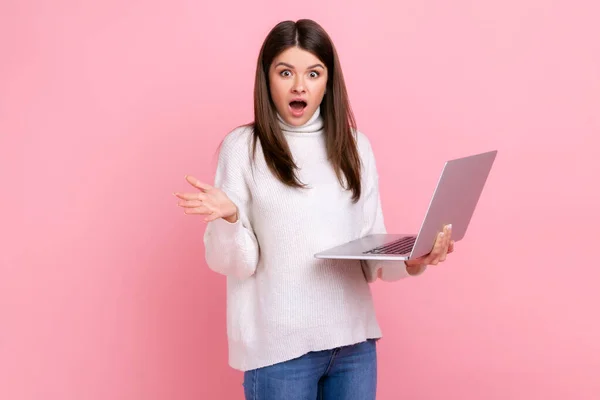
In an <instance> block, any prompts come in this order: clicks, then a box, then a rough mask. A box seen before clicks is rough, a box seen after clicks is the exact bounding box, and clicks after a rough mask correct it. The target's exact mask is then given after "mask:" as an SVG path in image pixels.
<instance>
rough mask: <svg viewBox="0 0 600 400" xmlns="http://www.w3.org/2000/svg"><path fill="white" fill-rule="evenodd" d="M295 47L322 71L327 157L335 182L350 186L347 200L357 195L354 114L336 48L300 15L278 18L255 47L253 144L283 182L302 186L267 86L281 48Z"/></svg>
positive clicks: (346, 187)
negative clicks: (312, 58) (319, 64)
mask: <svg viewBox="0 0 600 400" xmlns="http://www.w3.org/2000/svg"><path fill="white" fill-rule="evenodd" d="M294 46H297V47H299V48H301V49H303V50H306V51H308V52H310V53H312V54H314V55H315V57H317V58H319V59H320V60H321V62H323V63H324V64H325V66H326V67H327V70H328V80H327V86H326V87H327V89H326V91H325V95H324V97H323V101H322V103H321V114H322V116H323V128H324V131H325V137H326V139H325V141H326V146H327V156H328V158H329V162H330V163H331V165H332V166H333V168H334V170H335V172H336V174H337V177H338V180H339V181H340V184H341V185H342V186H343V187H344V188H345V189H347V190H351V191H352V200H353V201H354V202H356V201H358V199H359V198H360V195H361V180H360V168H361V165H360V157H359V154H358V149H357V145H356V139H355V136H354V132H353V129H356V122H355V119H354V115H353V113H352V110H351V108H350V102H349V100H348V93H347V91H346V85H345V83H344V77H343V74H342V69H341V67H340V62H339V59H338V55H337V52H336V49H335V47H334V45H333V43H332V41H331V38H330V37H329V35H328V34H327V32H325V30H324V29H323V28H322V27H321V26H320V25H319V24H317V23H316V22H314V21H312V20H309V19H301V20H298V21H297V22H294V21H283V22H280V23H278V24H277V25H276V26H275V27H274V28H273V29H272V30H271V31H270V32H269V34H268V35H267V37H266V38H265V41H264V43H263V45H262V47H261V49H260V54H259V56H258V62H257V66H256V78H255V82H254V123H253V124H252V127H253V130H254V144H253V152H256V142H257V140H260V144H261V146H262V149H263V153H264V156H265V161H266V163H267V165H268V167H269V169H270V170H271V171H272V172H273V174H274V175H275V176H276V177H277V178H278V179H279V180H280V181H281V182H283V183H284V184H286V185H289V186H292V187H305V184H303V183H301V182H300V181H299V179H298V177H297V175H296V168H297V166H296V165H295V163H294V160H293V159H292V155H291V153H290V149H289V147H288V145H287V142H286V140H285V137H284V136H283V134H282V132H281V129H280V127H279V123H278V120H277V114H276V110H275V105H274V103H273V100H272V98H271V92H270V86H269V68H270V67H271V63H272V62H273V60H274V59H275V57H277V56H278V55H279V54H280V53H281V52H283V51H285V50H286V49H288V48H290V47H294Z"/></svg>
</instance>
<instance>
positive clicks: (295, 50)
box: [175, 20, 453, 400]
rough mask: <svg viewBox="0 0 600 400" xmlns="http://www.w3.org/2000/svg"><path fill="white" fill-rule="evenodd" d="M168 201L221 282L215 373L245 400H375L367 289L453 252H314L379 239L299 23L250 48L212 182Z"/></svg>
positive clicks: (340, 118) (357, 144) (332, 77)
mask: <svg viewBox="0 0 600 400" xmlns="http://www.w3.org/2000/svg"><path fill="white" fill-rule="evenodd" d="M186 179H187V182H189V184H191V185H192V186H193V187H194V188H196V189H198V190H197V191H193V192H192V193H176V194H175V195H176V196H177V197H179V198H180V199H181V200H180V201H179V205H180V206H181V207H183V208H184V210H185V213H186V214H189V215H197V216H204V220H205V221H207V222H209V223H208V225H207V228H206V232H205V236H204V244H205V248H206V260H207V263H208V266H209V267H210V268H211V269H212V270H214V271H216V272H218V273H221V274H223V275H225V276H227V335H228V339H229V363H230V365H231V366H232V367H233V368H235V369H238V370H241V371H244V391H245V395H246V399H263V400H264V399H277V400H280V399H285V400H296V399H298V400H300V399H302V400H304V399H311V400H312V399H325V400H327V399H344V400H353V399H356V400H369V399H374V398H375V392H376V381H377V358H376V340H377V339H378V338H380V337H381V331H380V327H379V325H378V322H377V319H376V317H375V312H374V309H373V301H372V297H371V292H370V287H369V283H370V282H373V281H375V280H376V279H377V278H380V279H382V280H385V281H393V280H398V279H401V278H404V277H407V276H412V275H418V274H420V273H421V272H422V271H423V270H424V269H425V268H426V267H427V265H436V264H438V263H439V262H441V261H444V260H445V258H446V255H447V254H448V253H450V252H452V250H453V242H452V241H451V239H450V237H451V232H450V227H445V228H444V232H442V233H441V235H440V236H439V238H438V239H437V241H436V243H435V245H434V248H433V250H432V252H431V253H430V254H429V255H427V256H425V257H422V258H421V259H417V260H412V261H408V262H406V263H404V262H390V261H388V262H385V261H384V262H373V261H348V260H345V261H343V260H319V259H315V258H314V256H313V255H314V254H315V253H317V252H319V251H321V250H324V249H327V248H329V247H332V246H334V245H338V244H340V243H343V242H347V241H349V240H352V239H355V238H358V237H362V236H364V235H367V234H371V233H385V232H386V228H385V226H384V220H383V215H382V210H381V203H380V198H379V190H378V176H377V168H376V165H375V157H374V155H373V150H372V149H371V146H370V143H369V140H368V139H367V137H366V136H365V135H364V134H362V133H361V132H360V131H358V130H357V129H356V126H355V122H354V118H353V115H352V112H351V109H350V104H349V101H348V96H347V93H346V87H345V84H344V78H343V75H342V70H341V68H340V63H339V60H338V56H337V53H336V50H335V48H334V46H333V44H332V42H331V40H330V38H329V36H328V34H327V33H326V32H325V31H324V30H323V29H322V28H321V26H319V25H318V24H317V23H315V22H313V21H311V20H299V21H297V22H293V21H285V22H281V23H279V24H277V25H276V26H275V27H274V28H273V29H272V30H271V32H270V33H269V34H268V36H267V38H266V39H265V41H264V44H263V46H262V48H261V51H260V55H259V57H258V65H257V69H256V80H255V90H254V122H253V123H252V124H250V125H247V126H242V127H239V128H236V129H234V130H233V131H232V132H230V133H229V134H228V135H227V136H226V137H225V139H224V140H223V143H222V147H221V149H220V153H219V161H218V165H217V171H216V177H215V184H214V186H211V185H209V184H207V183H204V182H200V181H198V180H197V179H196V178H194V177H191V176H187V177H186Z"/></svg>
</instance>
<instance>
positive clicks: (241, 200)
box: [204, 132, 259, 279]
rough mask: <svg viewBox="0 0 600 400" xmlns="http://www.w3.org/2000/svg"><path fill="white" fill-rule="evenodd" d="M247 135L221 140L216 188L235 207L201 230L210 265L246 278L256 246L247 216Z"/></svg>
mask: <svg viewBox="0 0 600 400" xmlns="http://www.w3.org/2000/svg"><path fill="white" fill-rule="evenodd" d="M246 139H247V136H246V134H243V133H242V134H240V133H238V132H233V133H232V134H230V135H228V136H227V137H226V138H225V140H224V141H223V144H222V147H221V150H220V153H219V161H218V163H217V170H216V174H215V187H216V188H219V189H220V190H222V191H223V192H224V193H225V194H226V195H227V197H229V199H230V200H231V201H232V202H233V203H234V204H235V205H236V207H237V210H238V211H237V218H236V216H235V215H234V216H232V217H230V218H227V219H228V221H227V220H225V219H223V218H219V219H216V220H214V221H212V222H209V223H208V226H207V227H206V231H205V233H204V246H205V251H206V253H205V258H206V262H207V264H208V266H209V268H210V269H211V270H213V271H215V272H218V273H220V274H223V275H227V276H233V277H236V278H237V279H245V278H248V277H250V276H252V275H253V274H254V272H255V271H256V266H257V264H258V254H259V247H258V241H257V240H256V236H255V235H254V232H253V230H252V226H251V224H250V220H249V218H248V215H247V211H248V206H249V203H250V191H249V190H248V186H247V184H246V179H245V171H248V170H249V162H250V158H249V151H248V141H247V140H246Z"/></svg>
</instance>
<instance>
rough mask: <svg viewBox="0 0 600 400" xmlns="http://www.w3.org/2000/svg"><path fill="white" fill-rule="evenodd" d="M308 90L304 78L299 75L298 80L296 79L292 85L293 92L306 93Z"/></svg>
mask: <svg viewBox="0 0 600 400" xmlns="http://www.w3.org/2000/svg"><path fill="white" fill-rule="evenodd" d="M305 91H306V88H305V86H304V81H303V80H302V78H301V77H297V78H296V80H295V81H294V86H293V87H292V92H293V93H304V92H305Z"/></svg>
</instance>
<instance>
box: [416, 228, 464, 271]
mask: <svg viewBox="0 0 600 400" xmlns="http://www.w3.org/2000/svg"><path fill="white" fill-rule="evenodd" d="M453 251H454V241H453V240H452V225H446V226H445V227H444V230H443V231H442V232H440V233H439V234H438V236H437V238H436V240H435V244H434V245H433V249H432V250H431V252H430V253H429V254H427V255H424V256H422V257H419V258H415V259H414V260H408V261H406V266H407V268H408V269H409V272H410V270H413V271H414V272H419V271H420V270H421V269H422V268H423V267H425V266H428V265H438V264H439V263H441V262H444V261H445V260H446V257H447V256H448V254H450V253H452V252H453ZM415 270H418V271H415Z"/></svg>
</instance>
